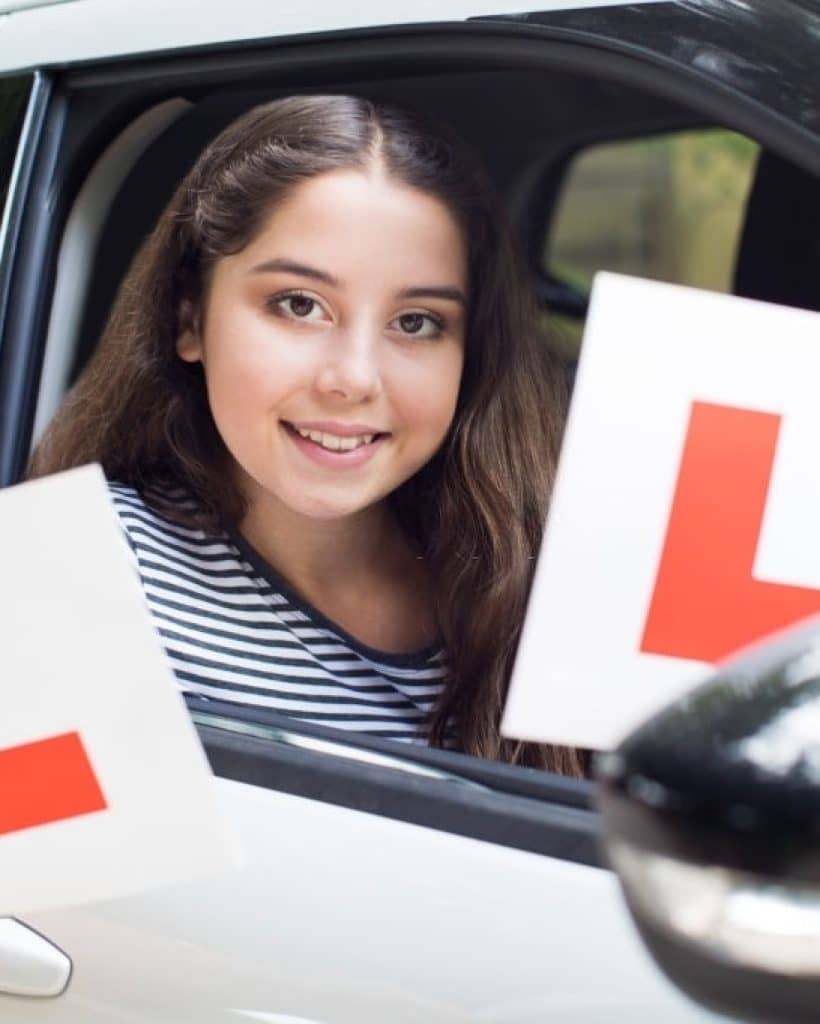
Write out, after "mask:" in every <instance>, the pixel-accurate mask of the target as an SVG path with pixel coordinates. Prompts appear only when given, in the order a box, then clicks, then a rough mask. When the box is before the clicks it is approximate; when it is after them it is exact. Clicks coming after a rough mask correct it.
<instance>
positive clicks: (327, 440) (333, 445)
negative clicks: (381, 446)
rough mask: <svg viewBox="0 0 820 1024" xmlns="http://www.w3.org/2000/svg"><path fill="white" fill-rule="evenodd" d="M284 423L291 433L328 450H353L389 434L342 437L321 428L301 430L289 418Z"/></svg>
mask: <svg viewBox="0 0 820 1024" xmlns="http://www.w3.org/2000/svg"><path fill="white" fill-rule="evenodd" d="M282 424H283V426H284V427H285V429H286V430H287V431H288V432H289V433H291V434H293V435H295V436H296V437H299V438H301V439H302V440H303V441H310V442H312V443H313V444H315V445H316V446H317V447H319V448H322V449H323V450H324V451H326V452H342V453H344V452H353V451H356V450H357V449H358V448H363V447H365V446H366V445H370V444H373V443H374V441H378V440H380V439H381V438H383V437H387V436H388V434H386V433H374V434H359V435H357V436H355V437H340V436H339V435H338V434H328V433H325V432H323V431H320V430H301V429H298V428H297V427H295V426H294V425H293V424H292V423H289V422H288V421H287V420H282Z"/></svg>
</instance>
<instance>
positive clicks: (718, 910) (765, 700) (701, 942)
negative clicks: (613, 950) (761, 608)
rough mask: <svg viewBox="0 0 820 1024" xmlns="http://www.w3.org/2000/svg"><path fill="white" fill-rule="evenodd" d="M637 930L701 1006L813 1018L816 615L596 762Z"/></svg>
mask: <svg viewBox="0 0 820 1024" xmlns="http://www.w3.org/2000/svg"><path fill="white" fill-rule="evenodd" d="M597 774H598V779H599V784H600V785H599V805H600V809H601V814H602V817H603V825H604V835H605V845H606V850H607V854H608V856H609V859H610V862H611V863H612V866H613V867H614V868H615V870H616V871H617V873H618V876H619V878H620V881H621V885H622V888H623V892H624V895H625V897H626V901H627V904H628V906H629V909H630V911H631V913H632V916H633V918H634V920H635V923H636V925H637V927H638V930H639V931H640V933H641V936H642V938H643V940H644V942H645V943H646V945H647V947H648V948H649V950H650V952H651V953H652V955H653V957H654V958H655V960H656V962H657V963H658V965H659V966H660V968H661V969H662V970H663V972H664V973H665V974H666V975H667V976H668V977H669V978H670V979H671V980H672V981H673V982H674V983H675V984H676V985H677V986H678V987H679V988H681V989H683V991H685V992H686V993H687V994H688V995H690V996H692V997H693V998H694V999H696V1000H697V1001H698V1002H700V1003H702V1004H704V1005H706V1006H708V1007H710V1008H711V1009H714V1010H717V1011H718V1012H721V1013H727V1014H731V1015H734V1016H738V1017H740V1018H741V1019H743V1020H749V1021H760V1022H766V1024H775V1022H776V1024H789V1022H795V1024H799V1022H808V1021H817V1020H818V1019H820V619H813V620H811V621H810V622H809V623H808V624H804V625H802V626H800V627H798V628H796V629H794V630H790V631H788V632H785V633H782V634H779V635H778V636H777V637H776V638H775V639H774V640H773V641H767V642H765V643H762V644H759V645H756V646H754V647H752V648H749V649H748V650H746V651H744V652H742V653H741V654H740V655H738V656H737V657H735V658H732V659H731V660H729V661H727V662H726V663H724V664H723V665H722V666H721V667H720V669H719V671H718V672H717V674H716V675H715V676H714V678H712V679H711V680H710V681H708V682H707V683H705V684H704V685H703V686H700V687H699V688H697V689H696V690H695V691H693V692H692V693H690V694H688V695H686V696H684V697H683V698H681V699H680V700H678V701H677V702H675V703H674V704H672V705H671V706H670V707H668V708H666V709H665V710H664V711H662V712H661V713H660V714H658V715H656V716H654V717H653V718H652V719H650V720H649V721H648V722H647V723H646V724H645V725H643V726H641V727H640V728H639V729H638V730H636V731H635V732H634V733H632V734H631V735H630V736H628V737H627V739H626V740H624V741H623V742H622V743H621V744H620V746H619V747H618V748H617V749H616V750H615V751H613V752H612V753H610V754H604V755H602V756H601V757H600V758H599V760H598V762H597Z"/></svg>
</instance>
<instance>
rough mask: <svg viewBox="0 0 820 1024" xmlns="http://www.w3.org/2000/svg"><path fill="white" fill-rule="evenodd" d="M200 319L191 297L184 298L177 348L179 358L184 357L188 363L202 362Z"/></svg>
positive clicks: (180, 311) (181, 306) (180, 310)
mask: <svg viewBox="0 0 820 1024" xmlns="http://www.w3.org/2000/svg"><path fill="white" fill-rule="evenodd" d="M198 321H199V318H198V317H197V315H196V310H195V309H194V306H193V303H192V302H191V301H190V300H189V299H183V301H182V303H181V305H180V307H179V333H178V334H177V340H176V349H177V355H178V356H179V358H180V359H184V360H185V362H186V363H200V362H202V340H201V338H200V332H199V322H198Z"/></svg>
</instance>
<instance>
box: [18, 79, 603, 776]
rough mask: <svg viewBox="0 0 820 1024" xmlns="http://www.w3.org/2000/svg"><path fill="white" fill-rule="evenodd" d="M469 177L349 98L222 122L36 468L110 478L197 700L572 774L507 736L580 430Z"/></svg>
mask: <svg viewBox="0 0 820 1024" xmlns="http://www.w3.org/2000/svg"><path fill="white" fill-rule="evenodd" d="M524 281H525V275H524V274H523V272H522V270H521V268H520V267H519V265H518V263H517V262H516V258H515V254H514V252H513V251H512V248H511V245H510V242H509V239H508V236H507V234H506V232H505V229H504V227H503V221H502V218H501V216H500V214H499V211H498V209H497V205H496V203H495V201H494V199H493V196H492V190H491V188H490V186H489V184H488V181H487V178H486V176H485V174H484V172H483V171H482V169H481V168H480V167H479V166H477V164H476V163H475V161H474V159H473V158H471V157H470V155H469V154H467V153H466V152H465V151H464V149H463V147H462V146H461V145H460V144H459V143H458V142H456V141H455V140H454V139H452V138H451V137H450V136H449V134H448V133H446V132H443V131H442V130H436V131H431V129H430V128H429V127H427V126H426V125H423V124H422V123H420V122H419V121H418V119H416V118H415V117H414V116H411V115H410V114H408V113H406V112H402V111H399V110H396V109H393V108H388V107H382V106H378V105H374V104H372V103H371V102H368V101H367V100H363V99H359V98H354V97H348V96H310V97H291V98H288V99H283V100H277V101H275V102H271V103H267V104H265V105H263V106H260V107H257V108H255V109H253V110H251V111H250V112H249V113H247V114H245V115H244V116H243V117H241V118H240V119H239V120H238V121H236V122H234V123H233V124H232V125H230V126H229V127H228V128H227V129H225V130H224V131H223V132H222V133H221V134H220V135H219V136H218V137H217V138H216V139H215V140H214V141H213V142H212V143H211V144H210V145H209V146H208V147H207V149H206V150H205V151H204V152H203V153H202V154H201V156H200V157H199V159H198V161H197V163H196V165H195V166H194V168H193V169H192V170H191V171H190V173H189V174H188V175H187V177H186V178H185V179H184V180H183V181H182V183H181V184H180V186H179V188H178V189H177V191H176V193H175V195H174V197H173V198H172V200H171V202H170V203H169V205H168V207H167V208H166V209H165V211H164V213H163V214H162V216H161V218H160V220H159V222H158V224H157V226H156V228H155V229H154V231H153V233H152V234H151V235H150V237H149V238H148V240H147V241H146V243H145V244H144V246H143V248H142V249H141V251H140V253H139V254H138V256H137V258H136V260H135V262H134V264H133V265H132V267H131V269H130V271H129V273H128V275H127V277H126V279H125V280H124V282H123V284H122V286H121V288H120V291H119V294H118V297H117V300H116V304H115V307H114V310H113V314H112V316H111V319H110V322H109V324H108V326H107V329H106V331H105V333H104V336H103V338H102V341H101V343H100V345H99V347H98V349H97V351H96V354H95V355H94V357H93V359H92V361H91V363H90V364H89V366H88V368H87V369H86V371H85V372H84V374H83V375H82V377H81V378H80V380H79V381H78V383H77V384H76V386H75V387H74V388H73V389H72V391H71V392H70V394H69V396H68V398H67V399H66V401H65V403H64V405H63V406H62V408H61V410H60V411H59V413H58V415H57V416H56V418H55V420H54V422H53V423H52V425H51V427H50V428H49V430H48V432H47V434H46V436H45V437H44V439H43V441H42V443H41V444H40V445H39V447H38V449H37V450H36V452H35V454H34V457H33V461H32V474H33V475H42V474H45V473H52V472H56V471H58V470H62V469H67V468H70V467H72V466H77V465H81V464H84V463H88V462H100V463H101V464H102V466H103V468H104V470H105V472H106V475H107V477H108V478H109V480H110V481H111V491H112V496H113V500H114V504H115V506H116V508H117V511H118V512H119V515H120V519H121V521H122V524H123V527H124V530H125V533H126V536H127V538H128V540H129V543H130V545H131V548H132V550H133V552H134V555H135V558H136V561H137V563H138V567H139V572H140V577H141V580H142V583H143V587H144V590H145V594H146V597H147V601H148V605H149V608H150V611H151V614H152V616H153V619H154V622H155V624H156V626H157V629H158V631H159V633H160V636H161V638H162V641H163V644H164V646H165V649H166V651H167V653H168V655H169V658H170V661H171V664H172V666H173V669H174V671H175V673H176V675H177V678H178V679H179V681H180V683H181V685H182V686H183V688H184V689H185V690H186V691H189V692H191V693H196V694H200V695H202V696H205V697H212V698H219V699H222V700H229V701H234V702H240V703H242V704H246V705H248V704H250V705H257V706H264V707H271V708H275V709H277V710H279V711H281V712H285V713H288V714H290V715H293V716H295V717H297V718H302V719H308V720H311V721H314V722H318V723H321V724H325V725H330V726H334V727H340V728H345V729H358V730H363V731H366V732H368V733H372V734H376V735H380V736H384V737H394V738H396V739H408V740H417V741H422V742H429V743H431V744H433V745H437V746H452V747H455V748H457V749H460V750H463V751H465V752H467V753H470V754H475V755H479V756H485V757H490V758H496V759H501V760H505V761H509V762H513V763H520V764H526V765H534V766H540V767H547V768H551V769H553V770H557V771H563V772H566V773H570V774H581V773H582V772H583V769H584V757H583V755H582V754H581V753H580V752H577V751H572V750H567V749H565V748H554V747H549V746H539V745H534V744H522V743H517V742H514V741H511V740H508V739H504V738H502V737H501V735H500V734H499V721H500V717H501V712H502V709H503V705H504V699H505V696H506V692H507V688H508V684H509V677H510V671H511V668H512V663H513V658H514V655H515V650H516V644H517V641H518V638H519V633H520V630H521V625H522V619H523V616H524V611H525V606H526V601H527V596H528V591H529V587H530V582H531V578H532V572H533V567H534V564H535V561H534V556H535V555H536V554H537V552H538V547H539V543H540V539H541V531H542V525H543V521H544V517H545V513H546V508H547V503H548V498H549V493H550V487H551V483H552V479H553V472H554V466H555V460H556V455H557V450H558V441H559V436H560V430H561V425H562V421H563V401H562V388H561V387H560V383H559V382H560V379H561V378H560V374H557V373H556V372H555V371H554V370H553V369H552V368H551V367H550V365H549V357H548V353H547V350H546V348H545V346H544V344H543V342H542V341H541V340H539V338H538V337H537V333H536V330H535V326H534V315H533V310H532V308H531V305H530V302H529V299H528V297H527V295H526V292H525V289H524V286H523V283H524Z"/></svg>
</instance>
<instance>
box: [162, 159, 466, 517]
mask: <svg viewBox="0 0 820 1024" xmlns="http://www.w3.org/2000/svg"><path fill="white" fill-rule="evenodd" d="M466 300H467V258H466V252H465V245H464V240H463V238H462V234H461V231H460V230H459V228H458V225H457V224H456V222H455V220H454V219H453V217H452V215H451V214H450V212H449V211H448V209H447V207H446V206H444V204H443V203H441V202H440V201H439V200H438V199H435V198H433V197H431V196H429V195H427V194H426V193H424V192H420V191H417V190H416V189H413V188H410V187H408V186H406V185H403V184H399V183H397V182H395V181H393V180H391V179H390V178H389V177H387V176H386V175H385V174H384V173H383V172H382V171H381V170H380V169H378V168H376V169H372V170H367V171H364V170H340V171H333V172H329V173H325V174H322V175H319V176H318V177H315V178H312V179H310V180H309V181H307V182H305V183H303V184H301V185H299V186H297V187H296V188H294V189H293V190H292V191H291V192H290V193H289V194H288V196H287V198H286V199H285V200H284V201H283V202H282V203H280V204H278V205H277V206H276V207H275V209H274V210H273V212H272V213H271V214H270V216H269V217H268V219H267V220H266V221H265V223H264V225H263V227H262V229H261V230H260V231H259V233H258V234H257V235H256V237H255V238H254V240H253V241H252V242H251V243H250V244H249V245H247V246H246V247H245V248H244V249H243V250H242V251H241V252H239V253H236V254H235V255H232V256H227V257H225V258H223V259H221V260H220V261H219V262H218V263H217V265H216V267H215V268H214V272H213V276H212V280H211V285H210V290H209V293H208V298H207V302H206V308H205V316H204V325H203V327H202V329H201V330H200V329H199V327H196V326H192V327H190V328H189V329H186V330H184V331H183V333H182V334H181V335H180V336H179V338H178V340H177V351H178V353H179V355H180V357H181V358H182V359H185V360H187V361H190V362H196V361H201V362H202V364H203V367H204V372H205V378H206V382H207V388H208V396H209V401H210V406H211V411H212V413H213V417H214V420H215V422H216V425H217V428H218V430H219V433H220V434H221V436H222V439H223V440H224V442H225V444H226V446H227V448H228V450H229V451H230V452H231V454H232V455H233V458H234V459H235V461H236V464H237V467H238V470H239V482H240V486H241V487H242V490H243V493H244V495H245V497H246V498H247V499H248V501H249V502H250V503H251V504H253V503H254V502H258V501H260V500H262V501H265V502H269V501H270V500H271V499H273V501H274V504H276V503H281V505H283V506H285V507H286V508H288V509H290V510H291V511H292V512H296V513H298V514H301V515H305V516H310V517H320V518H333V517H339V516H345V515H350V514H352V513H354V512H358V511H361V510H362V509H365V508H367V507H369V506H371V505H373V504H374V503H376V502H378V501H379V500H380V499H382V498H384V497H385V496H386V495H387V494H389V493H390V492H391V491H393V490H395V489H396V488H397V487H398V486H399V485H400V484H402V483H403V482H404V481H405V480H407V479H408V478H409V477H410V476H412V475H413V474H414V473H415V472H416V471H417V470H418V469H420V468H421V467H422V466H423V465H424V464H425V463H426V462H427V461H428V460H429V459H430V458H431V456H432V455H433V454H434V453H435V451H436V450H437V449H438V447H439V446H440V445H441V443H442V441H443V440H444V437H445V435H446V434H447V431H448V429H449V426H450V423H451V421H452V418H453V413H454V410H455V405H456V398H457V395H458V390H459V382H460V379H461V370H462V365H463V361H464V331H465V320H466Z"/></svg>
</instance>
